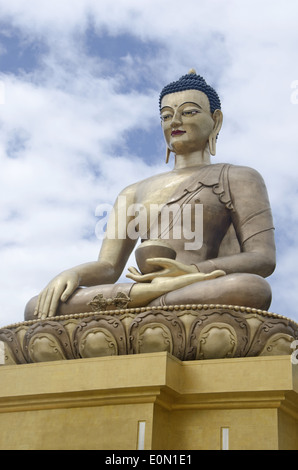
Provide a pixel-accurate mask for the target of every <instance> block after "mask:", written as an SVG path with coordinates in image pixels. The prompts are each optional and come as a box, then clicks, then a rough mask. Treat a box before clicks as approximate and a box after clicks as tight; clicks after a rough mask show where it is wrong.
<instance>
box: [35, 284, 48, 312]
mask: <svg viewBox="0 0 298 470" xmlns="http://www.w3.org/2000/svg"><path fill="white" fill-rule="evenodd" d="M47 293H48V289H47V288H46V289H44V290H43V291H42V292H41V293H40V295H39V302H38V309H37V316H38V318H41V315H42V312H43V305H44V303H45V299H46V297H47Z"/></svg>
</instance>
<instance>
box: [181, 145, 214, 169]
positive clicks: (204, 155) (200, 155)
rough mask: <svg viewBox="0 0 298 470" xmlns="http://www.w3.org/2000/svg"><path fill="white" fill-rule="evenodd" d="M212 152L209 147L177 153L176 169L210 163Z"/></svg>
mask: <svg viewBox="0 0 298 470" xmlns="http://www.w3.org/2000/svg"><path fill="white" fill-rule="evenodd" d="M210 163H211V161H210V152H209V148H205V150H199V151H196V152H191V153H189V154H183V155H179V154H176V155H175V167H174V169H175V170H181V169H183V168H189V167H193V166H201V165H210Z"/></svg>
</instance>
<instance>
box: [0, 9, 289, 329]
mask: <svg viewBox="0 0 298 470" xmlns="http://www.w3.org/2000/svg"><path fill="white" fill-rule="evenodd" d="M297 12H298V7H297V5H296V2H295V1H290V0H288V1H287V2H284V3H282V4H281V3H280V2H279V1H269V0H268V1H267V0H263V1H262V2H260V1H256V0H251V1H246V0H242V1H241V2H237V1H236V0H227V1H225V2H222V1H221V0H212V1H210V0H208V1H207V0H204V1H200V2H198V1H196V0H185V1H184V2H183V3H181V2H178V0H171V1H169V0H162V1H160V0H158V1H157V0H150V1H149V0H144V1H142V2H140V1H139V0H125V1H121V0H118V1H115V2H110V0H101V1H100V2H98V1H96V0H69V1H63V2H61V1H60V0H52V1H51V2H48V1H43V0H27V1H26V2H24V1H23V0H10V1H9V2H6V1H4V0H0V15H1V22H2V25H3V27H2V28H1V23H0V33H1V31H2V33H3V34H5V35H6V38H8V39H9V38H10V39H14V38H17V39H18V41H19V44H20V47H22V54H23V58H24V57H25V56H26V50H27V48H28V47H29V46H28V45H31V46H32V45H34V47H37V45H38V44H40V46H41V47H40V48H37V49H36V51H37V52H36V53H35V54H36V55H35V58H36V61H35V63H34V66H32V68H31V69H29V70H28V69H26V71H24V70H18V66H17V63H18V62H17V57H15V58H14V57H10V62H12V63H15V67H14V68H13V66H11V70H10V72H9V71H7V72H5V73H2V74H1V76H0V80H2V82H3V83H4V84H5V98H6V100H5V104H4V105H0V161H1V170H2V171H1V174H0V185H1V215H0V224H1V235H0V246H2V248H1V249H0V250H1V251H0V252H1V261H2V272H1V276H0V282H1V286H2V288H1V293H0V303H1V316H0V322H1V324H7V323H10V322H12V321H20V320H21V319H22V315H23V306H24V304H25V303H26V301H27V299H28V298H29V297H30V296H31V295H33V294H35V293H36V291H38V290H39V289H41V288H42V287H43V285H44V284H45V283H46V282H47V281H48V280H49V279H50V278H51V277H52V276H53V275H55V274H56V273H57V272H59V271H61V270H63V269H65V268H67V267H70V266H72V265H75V264H79V263H81V262H85V261H89V260H92V259H96V257H97V252H98V249H99V246H100V242H99V241H98V240H97V239H96V237H95V235H93V238H92V236H90V234H92V232H93V231H94V228H95V225H96V221H97V220H96V217H95V215H94V211H95V208H96V206H97V204H99V203H101V202H108V203H112V202H113V200H114V199H115V197H116V195H117V193H118V192H119V190H120V189H122V188H123V187H124V186H126V185H127V184H130V183H131V182H133V181H136V180H139V179H143V178H144V177H145V176H147V175H148V174H153V173H157V172H159V171H162V170H161V168H162V162H163V160H164V150H163V140H162V136H161V132H160V129H159V123H158V109H157V101H158V92H159V90H160V88H161V86H162V85H164V84H166V83H168V81H171V80H174V79H177V78H179V76H180V75H182V74H184V73H186V72H187V70H188V69H189V68H191V67H195V68H196V69H197V72H198V73H201V74H202V75H205V78H206V79H207V80H208V81H211V82H212V83H214V84H215V85H216V87H217V88H218V91H219V93H220V95H221V97H222V104H223V111H224V116H225V121H224V127H223V130H222V132H221V135H220V138H219V141H218V152H217V157H216V160H215V161H230V162H232V163H239V164H242V165H247V166H252V167H255V168H256V169H258V170H259V171H260V172H261V173H262V175H263V176H264V178H265V181H266V183H267V186H268V191H269V194H270V199H271V202H272V208H273V213H274V218H275V224H276V231H277V234H278V236H277V241H278V247H280V251H279V255H278V261H279V264H278V267H277V270H276V273H275V274H274V275H273V277H272V285H273V287H274V289H275V292H274V300H273V303H272V309H273V310H275V311H277V312H278V313H282V314H285V315H291V316H292V317H296V319H297V318H298V314H297V313H296V311H295V307H294V305H295V291H296V289H295V286H296V283H297V273H296V262H297V261H296V254H297V240H296V237H295V233H296V227H297V225H298V224H297V209H296V207H298V204H297V203H298V201H297V191H296V179H297V159H296V152H297V143H298V142H297V140H298V139H297V131H296V129H297V118H298V105H294V104H292V103H291V100H290V97H291V93H292V91H293V90H292V89H291V83H292V82H293V80H296V79H298V65H297V60H296V56H297V54H296V50H295V49H296V45H297V39H298V33H297V28H296V24H295V22H296V18H297ZM90 31H93V33H94V37H96V35H97V37H98V39H99V40H100V39H105V42H102V43H101V42H100V41H99V42H98V43H97V42H94V44H93V49H92V42H91V44H89V46H88V45H87V43H88V37H89V36H88V34H90ZM125 35H126V36H125ZM127 35H130V37H132V41H133V40H134V41H135V44H136V45H137V46H138V47H136V48H135V50H134V51H132V50H131V49H130V48H129V47H128V48H127V49H125V37H127ZM112 36H113V38H114V39H116V40H117V41H119V49H120V47H121V51H122V50H123V53H122V52H121V54H118V55H113V53H109V49H108V45H109V38H110V37H112ZM114 44H115V43H114ZM100 45H101V46H100ZM87 46H88V47H87ZM101 47H102V49H101ZM90 48H91V49H90ZM6 51H8V54H9V43H7V42H6V43H5V46H4V44H1V36H0V54H1V55H0V67H1V61H5V60H6V58H7V53H6ZM31 54H32V50H31ZM134 129H138V130H139V131H140V132H144V133H145V134H146V139H148V147H149V149H148V148H146V152H147V154H148V152H149V154H152V159H151V160H150V161H146V160H145V158H144V155H141V154H137V152H136V148H137V147H138V145H137V142H136V145H135V147H132V142H130V143H129V144H128V135H129V132H130V131H132V130H134ZM135 138H136V137H135V136H134V139H135ZM156 148H158V149H160V157H159V155H154V154H153V153H154V152H155V151H156ZM144 153H145V150H144ZM147 154H146V155H147ZM8 156H9V157H10V158H8ZM146 158H147V157H146ZM159 158H160V160H159Z"/></svg>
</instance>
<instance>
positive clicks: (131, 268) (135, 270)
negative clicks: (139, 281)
mask: <svg viewBox="0 0 298 470" xmlns="http://www.w3.org/2000/svg"><path fill="white" fill-rule="evenodd" d="M128 271H129V272H130V273H132V274H138V275H140V276H141V275H142V274H141V273H140V272H139V271H138V270H137V269H136V268H135V267H133V266H130V267H129V268H128Z"/></svg>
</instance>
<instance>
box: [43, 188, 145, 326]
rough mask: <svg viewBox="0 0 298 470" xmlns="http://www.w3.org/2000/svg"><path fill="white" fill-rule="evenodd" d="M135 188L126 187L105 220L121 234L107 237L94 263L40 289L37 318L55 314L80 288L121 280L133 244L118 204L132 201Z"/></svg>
mask: <svg viewBox="0 0 298 470" xmlns="http://www.w3.org/2000/svg"><path fill="white" fill-rule="evenodd" d="M134 195H135V186H134V185H132V186H130V187H128V188H126V189H125V190H124V191H122V193H121V194H120V195H119V196H121V198H120V197H119V196H118V198H117V200H116V203H115V206H114V210H113V214H114V215H115V217H114V219H113V217H110V219H109V221H108V227H109V228H110V233H111V226H112V224H115V225H116V227H119V228H120V229H121V230H122V231H123V232H122V233H119V232H118V231H117V230H116V232H115V234H114V235H115V236H110V237H106V238H105V239H104V240H103V243H102V247H101V250H100V253H99V257H98V260H97V261H93V262H89V263H85V264H81V265H78V266H75V267H73V268H71V269H68V270H66V271H63V272H62V273H60V274H58V276H56V277H55V278H54V279H53V280H52V281H50V282H49V284H48V285H47V286H46V287H45V288H44V289H43V290H42V292H41V293H40V295H39V298H38V301H37V305H36V309H35V315H37V316H38V317H39V318H46V317H52V316H54V315H55V313H56V310H57V308H58V305H59V302H61V301H62V302H66V301H67V300H68V299H69V297H70V296H71V294H73V292H74V291H75V290H76V289H77V288H78V287H80V286H82V287H83V286H85V287H86V286H94V285H99V284H113V283H115V282H116V281H117V279H118V278H119V277H120V275H121V273H122V271H123V269H124V267H125V264H126V262H127V260H128V257H129V256H130V253H131V252H132V250H133V248H134V246H135V244H136V241H137V240H133V239H130V238H129V237H127V236H126V226H127V224H128V222H129V220H128V219H127V213H126V211H125V212H124V211H123V210H122V209H123V208H120V210H119V207H118V206H119V201H121V202H120V203H123V202H124V201H125V204H126V206H127V207H128V206H129V205H130V204H133V202H134ZM119 214H121V223H119V224H118V222H119V220H118V216H119Z"/></svg>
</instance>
